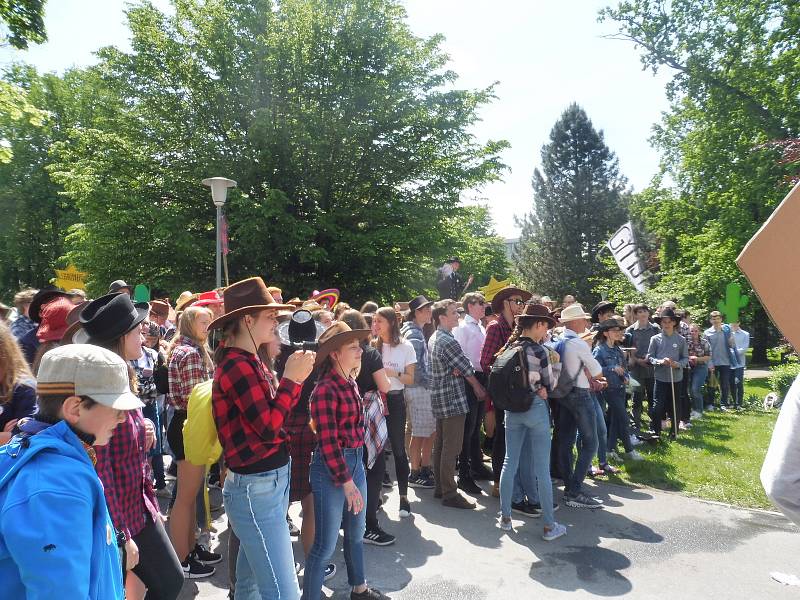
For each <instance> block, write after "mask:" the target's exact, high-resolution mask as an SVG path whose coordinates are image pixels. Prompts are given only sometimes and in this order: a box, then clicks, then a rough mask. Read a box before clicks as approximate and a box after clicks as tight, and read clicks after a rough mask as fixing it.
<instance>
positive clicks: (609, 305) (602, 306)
mask: <svg viewBox="0 0 800 600" xmlns="http://www.w3.org/2000/svg"><path fill="white" fill-rule="evenodd" d="M616 308H617V303H616V302H609V301H608V300H601V301H600V302H598V303H597V304H595V305H594V308H593V309H592V323H597V321H598V316H599V314H600V313H601V312H603V311H604V310H615V309H616Z"/></svg>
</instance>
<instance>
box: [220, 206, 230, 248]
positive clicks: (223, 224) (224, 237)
mask: <svg viewBox="0 0 800 600" xmlns="http://www.w3.org/2000/svg"><path fill="white" fill-rule="evenodd" d="M220 242H221V243H222V254H223V256H228V219H226V218H225V213H222V217H221V219H220Z"/></svg>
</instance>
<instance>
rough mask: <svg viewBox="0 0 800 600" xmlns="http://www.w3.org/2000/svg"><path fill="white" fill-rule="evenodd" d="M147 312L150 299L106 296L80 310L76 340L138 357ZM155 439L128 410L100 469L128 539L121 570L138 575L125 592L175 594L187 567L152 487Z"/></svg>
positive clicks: (99, 450) (154, 599)
mask: <svg viewBox="0 0 800 600" xmlns="http://www.w3.org/2000/svg"><path fill="white" fill-rule="evenodd" d="M149 312H150V308H149V306H148V305H147V303H141V304H136V305H134V304H133V301H132V300H131V297H130V296H129V295H128V294H108V295H106V296H102V297H100V298H98V299H97V300H94V301H92V302H90V303H89V304H87V305H86V306H85V307H84V308H83V310H82V311H81V316H80V323H81V328H82V329H81V330H80V331H78V332H76V333H75V334H74V335H73V340H74V341H75V342H76V343H79V344H80V343H89V344H94V345H96V346H100V347H103V348H106V349H107V350H111V351H112V352H114V353H115V354H117V355H118V356H120V357H122V359H123V360H125V361H126V362H127V361H131V360H135V359H137V358H139V356H140V355H141V353H142V342H143V341H144V338H143V336H142V328H141V323H142V321H144V320H145V319H146V318H147V315H148V314H149ZM128 371H129V377H130V382H131V390H133V391H134V393H136V388H137V386H136V375H135V374H134V372H133V369H132V368H131V367H130V365H129V366H128ZM154 442H155V428H154V427H153V423H152V422H151V421H149V420H148V419H145V418H144V417H143V416H142V410H141V409H140V408H137V409H135V410H130V411H127V412H126V413H125V420H124V421H123V422H122V423H120V424H119V425H118V426H117V428H116V429H115V430H114V435H113V436H112V437H111V441H110V442H109V443H108V444H107V445H104V446H95V453H96V455H97V464H96V469H97V474H98V476H99V477H100V480H101V481H102V482H103V488H104V490H105V495H106V501H107V502H108V509H109V513H110V514H111V520H112V521H113V523H114V527H115V529H116V530H117V535H118V536H119V537H120V543H122V539H123V538H124V540H125V541H124V546H123V548H124V554H123V556H124V558H125V564H123V573H124V572H125V570H126V569H127V570H128V571H131V572H132V573H133V574H134V575H135V577H130V576H128V577H127V578H126V582H125V591H126V597H127V598H130V599H135V600H141V599H142V598H146V599H147V600H174V599H175V598H177V597H178V594H179V593H180V591H181V587H182V586H183V572H182V570H181V565H180V562H179V560H178V557H177V556H176V554H175V551H174V550H173V549H172V545H171V544H170V541H169V538H168V537H167V532H166V530H165V529H164V516H163V515H162V514H161V513H160V511H159V507H158V502H157V501H156V497H155V494H154V492H153V478H152V473H151V470H150V465H149V463H148V461H147V455H148V452H149V451H150V448H152V446H153V444H154Z"/></svg>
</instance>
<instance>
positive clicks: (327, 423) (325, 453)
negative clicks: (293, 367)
mask: <svg viewBox="0 0 800 600" xmlns="http://www.w3.org/2000/svg"><path fill="white" fill-rule="evenodd" d="M337 404H338V398H337V396H336V393H335V391H334V390H332V389H331V387H330V386H329V385H326V384H325V383H324V382H323V383H322V385H320V384H317V387H316V388H314V392H313V393H312V394H311V417H312V418H313V419H314V422H315V423H316V425H317V442H318V444H319V448H320V452H321V453H322V458H323V460H324V461H325V464H326V465H327V466H328V470H329V471H330V472H331V477H332V478H333V482H334V483H335V484H336V485H337V486H341V485H344V484H345V483H347V482H348V481H351V480H352V475H351V474H350V469H348V468H347V463H346V462H345V460H344V456H343V454H342V448H341V447H340V446H339V435H338V434H339V431H338V430H339V425H338V421H337V419H336V405H337Z"/></svg>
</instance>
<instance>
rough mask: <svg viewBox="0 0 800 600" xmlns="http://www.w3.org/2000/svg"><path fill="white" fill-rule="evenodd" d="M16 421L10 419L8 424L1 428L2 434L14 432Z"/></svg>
mask: <svg viewBox="0 0 800 600" xmlns="http://www.w3.org/2000/svg"><path fill="white" fill-rule="evenodd" d="M17 421H19V419H11V420H10V421H9V422H8V423H6V426H5V427H3V432H4V433H11V432H12V431H13V430H14V427H15V426H16V424H17Z"/></svg>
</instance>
